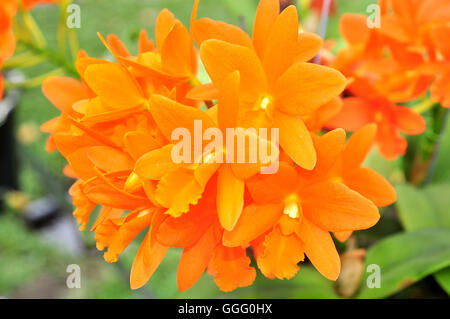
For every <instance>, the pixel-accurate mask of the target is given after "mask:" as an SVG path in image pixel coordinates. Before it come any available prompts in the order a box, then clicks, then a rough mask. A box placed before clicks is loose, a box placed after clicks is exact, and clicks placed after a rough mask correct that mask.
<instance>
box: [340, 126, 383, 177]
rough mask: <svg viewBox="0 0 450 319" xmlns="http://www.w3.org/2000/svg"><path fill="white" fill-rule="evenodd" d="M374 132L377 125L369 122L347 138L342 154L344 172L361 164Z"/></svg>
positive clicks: (370, 145)
mask: <svg viewBox="0 0 450 319" xmlns="http://www.w3.org/2000/svg"><path fill="white" fill-rule="evenodd" d="M376 134H377V126H376V125H375V124H369V125H366V126H364V127H363V128H361V129H360V130H358V131H357V132H355V133H354V134H353V135H352V136H351V137H350V138H349V139H348V141H347V145H346V146H345V149H344V155H343V170H344V172H346V171H350V170H352V169H354V168H357V167H360V166H361V165H362V163H363V162H364V160H365V159H366V157H367V155H368V154H369V152H370V150H371V148H372V146H373V143H374V139H375V136H376Z"/></svg>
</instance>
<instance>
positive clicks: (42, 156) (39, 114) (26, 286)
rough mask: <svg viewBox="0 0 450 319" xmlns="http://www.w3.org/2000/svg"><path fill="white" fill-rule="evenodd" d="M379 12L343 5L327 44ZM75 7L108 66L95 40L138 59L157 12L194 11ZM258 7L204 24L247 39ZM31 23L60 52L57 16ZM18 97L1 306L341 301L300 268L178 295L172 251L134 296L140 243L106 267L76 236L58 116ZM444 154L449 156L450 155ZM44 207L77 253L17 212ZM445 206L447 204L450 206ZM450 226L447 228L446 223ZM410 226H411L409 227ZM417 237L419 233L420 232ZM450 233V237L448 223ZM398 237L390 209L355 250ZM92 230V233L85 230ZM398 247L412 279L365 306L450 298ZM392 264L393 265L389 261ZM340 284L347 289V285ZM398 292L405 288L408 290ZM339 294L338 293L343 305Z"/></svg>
mask: <svg viewBox="0 0 450 319" xmlns="http://www.w3.org/2000/svg"><path fill="white" fill-rule="evenodd" d="M376 2H377V1H375V0H373V1H370V0H358V1H355V0H338V12H337V13H336V14H335V15H333V16H332V17H331V19H330V23H329V27H328V33H327V37H328V38H332V39H335V40H336V42H337V46H340V45H342V43H341V40H339V30H338V19H339V16H340V15H341V14H342V13H344V12H361V13H363V12H365V9H366V8H367V5H368V4H371V3H376ZM75 3H77V4H79V5H80V7H81V18H82V20H81V29H79V30H77V33H78V37H79V42H80V47H81V48H82V49H84V50H85V51H86V52H87V53H88V54H89V55H90V56H93V57H98V58H107V57H109V55H108V54H107V51H106V50H105V48H104V46H103V45H102V43H101V42H100V40H99V39H98V37H97V35H96V33H97V32H100V33H102V34H103V35H107V34H109V33H115V34H117V35H118V36H119V37H120V38H121V39H122V41H123V42H124V43H125V44H126V45H127V47H128V48H129V49H130V51H131V52H134V53H136V51H137V39H138V35H139V31H140V30H141V28H145V29H147V31H148V32H149V35H153V32H154V22H155V19H156V16H157V14H158V12H159V11H160V10H161V9H163V8H168V9H169V10H170V11H172V12H173V13H174V14H175V15H176V17H177V18H178V19H180V20H181V21H182V22H183V23H185V24H188V22H189V17H190V13H191V9H192V4H193V1H188V0H126V1H125V0H79V1H76V2H75ZM302 4H303V6H302ZM297 5H299V8H300V9H299V10H300V17H301V23H302V24H305V25H307V26H308V27H310V26H313V27H314V25H315V24H317V17H316V18H314V17H313V15H314V13H311V12H310V11H308V10H305V7H304V1H298V2H297ZM256 6H257V1H256V0H201V2H200V9H199V13H198V16H199V17H202V16H208V17H210V18H213V19H218V20H222V21H226V22H229V23H232V24H236V25H240V26H242V27H245V28H246V29H247V31H250V28H251V25H252V23H253V18H254V15H255V10H256ZM32 15H33V17H34V18H35V19H36V21H37V22H38V24H39V26H41V28H42V31H43V33H44V35H45V37H46V39H47V41H48V43H49V46H50V47H52V48H53V49H54V50H55V51H56V50H57V45H56V43H57V33H56V27H57V25H58V19H59V8H58V7H57V6H40V7H37V8H36V9H35V10H33V12H32ZM312 31H314V30H312ZM50 69H51V65H49V64H43V65H39V66H37V67H33V68H28V69H26V70H24V71H23V72H24V73H25V74H26V76H29V77H33V76H35V75H39V74H42V73H43V72H45V71H48V70H50ZM22 93H23V94H22V96H21V98H20V102H19V104H18V105H17V107H16V110H15V114H14V121H15V131H16V138H17V140H18V147H17V153H18V160H19V165H20V169H19V189H20V192H21V193H19V194H13V195H9V196H10V198H9V205H6V206H5V208H4V209H3V212H2V214H0V296H4V297H8V298H9V297H17V298H30V297H31V298H36V297H37V298H223V297H226V298H339V297H341V296H342V292H341V290H342V289H343V288H342V287H341V288H340V287H339V284H338V285H336V284H335V283H333V282H330V281H328V280H326V279H324V278H323V277H321V275H320V274H319V273H318V272H317V271H316V270H315V269H313V268H312V267H311V265H309V264H308V263H305V264H304V265H302V266H301V270H300V272H299V273H298V274H297V276H296V277H295V278H294V279H292V280H290V281H279V280H275V281H272V280H268V279H265V278H264V277H263V276H262V275H261V274H258V276H257V280H256V282H255V284H254V285H253V286H252V287H249V288H244V289H238V290H237V291H235V292H233V293H231V294H224V293H222V292H221V291H219V290H218V288H217V287H216V286H215V284H214V282H213V279H212V278H211V277H210V276H207V275H205V276H203V277H202V279H201V280H200V281H199V282H198V283H197V284H196V285H195V286H194V287H193V288H192V289H190V290H189V291H187V292H184V293H180V292H178V291H177V286H176V270H177V264H178V259H179V256H180V253H181V251H180V250H177V249H170V250H169V253H168V255H167V256H166V258H165V259H164V261H163V263H162V264H161V266H160V267H159V269H158V270H157V272H156V273H155V275H154V276H153V278H152V279H151V280H150V282H149V283H148V284H147V285H146V286H145V287H143V288H141V289H139V290H137V291H132V290H130V288H129V270H130V269H131V264H132V261H133V258H134V256H135V254H136V251H137V249H138V246H139V244H140V240H141V239H142V238H138V239H137V240H135V241H134V242H133V243H132V244H131V245H130V247H129V248H128V249H127V250H126V251H125V252H124V254H123V255H121V258H120V260H119V262H118V263H116V264H108V263H106V262H105V261H104V260H103V257H102V254H103V252H99V251H97V250H96V248H95V241H94V238H93V236H94V234H93V233H91V232H89V231H87V230H86V231H85V232H83V233H79V232H78V231H77V230H76V226H75V221H74V219H73V218H72V217H71V209H72V208H71V205H70V201H69V198H68V197H67V195H66V190H67V188H68V187H69V186H70V184H71V181H70V180H68V179H66V178H64V176H63V175H62V173H61V170H62V168H63V167H64V165H65V161H64V159H63V158H62V157H61V156H60V155H59V154H57V153H52V154H48V153H46V151H45V141H46V138H47V136H46V135H45V134H43V133H40V132H39V126H40V125H41V124H42V123H44V122H46V121H47V120H49V119H51V118H53V117H55V116H57V115H58V110H57V109H55V108H54V107H53V106H52V105H51V104H50V103H49V102H48V101H47V100H46V99H45V97H44V96H43V95H42V93H41V91H40V89H39V88H35V89H29V90H26V91H23V92H22ZM446 135H447V140H446V141H447V142H450V141H449V138H450V137H449V135H450V133H449V132H447V133H446ZM419 140H420V138H416V139H415V140H412V141H410V143H411V145H412V146H411V147H412V148H414V143H415V141H416V142H417V143H419V142H418V141H419ZM448 153H449V154H450V150H449V151H448ZM443 156H444V157H443V159H440V160H439V161H440V162H442V163H445V154H444V155H443ZM442 163H441V164H440V165H441V166H440V167H441V169H442V170H443V173H441V174H439V178H442V179H443V180H447V181H449V180H450V178H449V176H448V175H447V178H444V177H443V175H444V176H445V173H448V170H446V166H445V165H443V164H442ZM367 164H368V166H372V167H374V168H375V169H377V170H378V171H379V172H382V173H383V174H384V175H385V176H386V177H388V178H389V179H391V180H392V181H394V182H396V183H397V184H398V183H401V182H402V174H400V173H399V170H401V168H402V162H401V161H397V162H393V163H390V162H386V161H385V160H383V159H381V158H380V157H379V156H378V155H377V154H376V153H373V154H372V155H371V157H370V158H369V160H368V162H367ZM438 165H439V163H438ZM442 167H443V168H442ZM442 187H443V188H442V189H440V190H439V191H440V192H441V194H448V192H447V191H448V190H450V188H445V187H446V186H445V185H444V186H442ZM402 191H404V192H414V191H415V190H414V189H413V190H411V189H409V188H408V187H406V186H405V187H404V189H403V190H402ZM430 192H431V191H430ZM433 194H434V193H433ZM405 196H406V195H405ZM411 196H412V197H413V198H417V195H414V194H412V195H411ZM442 197H445V196H442ZM447 197H448V196H447ZM41 198H51V199H54V200H55V201H56V202H57V203H58V204H59V206H62V210H63V215H64V216H66V217H67V218H66V219H64V220H65V221H66V222H65V224H64V225H65V226H64V227H68V228H63V230H61V229H59V232H61V231H63V232H64V230H65V229H68V230H67V233H72V234H73V236H75V237H74V238H73V239H71V243H69V244H68V245H69V246H70V247H71V248H70V249H69V248H65V246H64V243H61V242H60V241H59V240H58V239H57V238H58V237H57V234H58V230H56V233H55V230H54V229H53V228H54V227H53V226H51V224H50V226H48V225H47V226H46V225H44V226H40V227H37V226H36V225H32V226H30V223H29V222H28V223H27V220H28V217H27V216H25V215H24V214H25V213H23V212H21V209H20V205H21V201H25V202H28V201H31V202H32V203H33V201H35V200H38V199H41ZM408 198H409V197H408ZM11 203H12V204H11ZM409 203H410V202H409V201H405V204H404V205H408V204H409ZM447 204H450V202H449V201H448V199H447ZM404 205H403V206H402V207H404ZM418 205H425V204H423V203H421V204H418ZM18 206H19V207H18ZM447 207H448V205H447ZM405 209H407V208H405ZM447 215H448V214H447ZM446 218H447V220H448V218H449V217H446ZM59 219H61V217H59ZM92 219H94V218H91V220H92ZM412 224H414V223H413V222H412ZM408 225H409V224H408ZM411 227H412V228H414V226H411ZM448 227H450V223H449V225H448ZM402 228H407V227H405V224H404V220H402V221H399V218H398V215H397V212H396V211H395V209H394V208H392V207H391V208H388V209H386V210H385V211H384V212H383V217H382V220H381V221H380V223H379V224H378V225H377V226H375V227H374V228H373V229H371V230H369V231H364V232H358V234H357V235H356V240H357V245H358V247H360V248H366V247H370V246H372V245H373V244H374V243H376V242H378V241H379V240H380V239H382V238H384V237H386V236H388V235H390V234H393V233H397V232H399V233H400V232H401V231H402ZM416 228H420V227H416ZM87 229H89V225H88V227H87ZM407 229H408V228H407ZM55 234H56V235H55ZM448 235H449V233H448V232H447V233H445V232H444V233H442V234H437V235H431V237H433V238H432V239H430V240H436V242H437V243H438V244H440V243H441V242H442V240H441V241H440V237H439V236H441V237H443V238H449V237H448ZM420 236H425V238H428V237H427V236H429V234H427V233H424V234H419V237H418V238H416V237H417V236H413V235H411V237H412V238H408V237H406V239H405V238H402V240H403V241H406V242H408V241H411V240H412V241H417V240H421V237H420ZM446 236H447V237H446ZM434 237H438V238H434ZM74 243H75V244H74ZM351 244H352V243H351ZM353 244H354V243H353ZM399 245H400V246H398V247H396V248H395V249H398V250H400V251H402V252H403V253H402V254H401V255H402V258H403V259H402V260H400V261H398V262H397V263H394V264H392V265H390V266H391V270H392V271H394V272H395V271H397V272H401V271H402V269H403V272H405V271H406V276H410V277H411V278H407V277H402V278H401V279H395V278H394V279H392V278H391V279H389V278H388V279H387V280H391V281H393V282H392V283H391V286H389V285H388V286H389V287H387V288H385V289H384V290H383V289H381V290H376V291H375V292H374V291H365V292H364V291H363V292H362V293H363V295H362V296H365V297H375V298H380V297H389V296H393V297H402V298H403V297H404V298H420V297H430V298H433V297H438V298H439V297H445V296H447V294H446V293H445V290H444V289H442V288H441V287H440V286H439V285H438V282H437V281H436V280H435V279H434V277H433V276H431V274H432V273H433V272H434V271H432V269H430V268H432V267H431V266H429V265H428V264H427V263H426V261H424V262H422V264H420V265H421V267H422V268H421V271H419V272H414V273H412V274H410V273H408V265H411V264H412V263H414V262H416V263H417V262H419V263H420V262H421V261H420V260H419V261H417V256H416V255H415V253H416V252H417V250H415V249H413V250H412V251H411V254H410V255H408V252H405V249H403V247H402V246H401V244H399ZM394 246H395V245H394ZM349 248H351V247H348V244H347V247H346V245H341V244H339V249H340V251H341V252H344V251H346V250H348V249H349ZM381 248H382V247H381ZM389 249H391V248H389ZM406 250H407V249H406ZM376 254H377V251H375V252H373V251H372V252H371V254H369V255H368V258H375V259H376ZM430 254H431V253H430V252H429V251H428V255H427V256H425V257H424V258H425V259H426V260H430V258H439V256H440V255H439V256H438V257H436V256H434V255H433V256H432V255H430ZM436 254H446V255H444V257H445V258H444V257H442V256H441V257H442V258H443V259H444V261H446V260H448V261H449V263H450V258H449V256H450V247H449V244H447V245H443V246H442V247H441V246H438V249H437V252H436ZM419 257H420V256H419ZM408 258H409V259H408ZM348 260H349V262H348V264H349V265H351V266H348V267H350V268H351V267H354V268H355V267H356V268H357V267H358V265H359V264H360V263H361V261H360V260H359V259H358V258H353V259H352V257H351V255H349V259H348ZM352 262H354V263H355V266H352ZM387 262H388V263H389V261H387ZM366 263H367V262H366ZM399 263H400V264H399ZM69 264H78V265H80V267H81V286H82V288H81V289H69V288H67V286H66V278H67V276H68V273H67V272H66V267H67V265H69ZM427 265H428V266H427ZM433 265H435V264H433ZM445 265H446V264H442V263H441V268H445ZM399 267H400V268H399ZM402 267H403V268H402ZM427 267H428V268H427ZM434 267H436V266H434ZM351 269H353V268H351ZM351 269H350V270H351ZM404 269H406V270H404ZM435 270H437V269H435ZM448 274H449V272H448V271H447V272H446V273H444V274H443V275H442V276H441V277H442V278H444V279H441V284H442V283H444V282H447V283H448V282H449V277H450V276H449V275H448ZM390 275H392V274H390V273H388V274H387V276H390ZM392 276H393V275H392ZM445 276H446V278H447V279H445ZM394 277H395V276H394ZM400 277H401V276H400ZM351 278H352V275H350V279H349V280H348V281H349V282H346V283H344V284H345V285H351V284H352V282H351V280H352V279H351ZM407 279H410V280H412V282H415V283H414V284H413V285H409V284H410V283H412V282H407V281H405V280H407ZM395 280H397V281H398V282H397V281H395ZM445 280H446V281H445ZM340 284H341V285H342V283H340ZM358 284H359V281H358V282H356V285H358ZM402 284H403V285H404V286H405V287H406V286H409V287H408V288H407V289H402V288H403V286H401V285H402ZM392 287H394V288H392ZM447 291H448V287H447ZM339 292H341V296H340V295H339ZM364 293H365V295H364Z"/></svg>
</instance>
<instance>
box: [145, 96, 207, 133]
mask: <svg viewBox="0 0 450 319" xmlns="http://www.w3.org/2000/svg"><path fill="white" fill-rule="evenodd" d="M150 112H151V113H152V115H153V118H154V120H155V122H156V124H157V125H158V127H159V129H160V130H161V132H162V133H163V135H164V136H165V137H166V138H167V139H168V140H171V139H172V132H173V131H174V130H175V129H179V128H185V129H187V130H189V132H190V133H191V137H193V132H194V121H200V122H201V125H202V129H203V130H206V129H208V128H210V127H216V125H215V123H214V121H213V120H212V119H211V118H210V117H209V116H208V115H207V114H206V113H205V112H203V111H201V110H200V109H196V108H193V107H190V106H185V105H182V104H179V103H177V102H175V101H172V100H170V99H168V98H166V97H164V96H161V95H152V97H151V98H150ZM202 136H203V132H202Z"/></svg>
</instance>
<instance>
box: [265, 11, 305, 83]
mask: <svg viewBox="0 0 450 319" xmlns="http://www.w3.org/2000/svg"><path fill="white" fill-rule="evenodd" d="M297 40H298V15H297V9H296V7H295V6H289V7H288V8H287V9H285V10H284V11H283V12H282V13H281V14H280V15H279V16H278V17H277V19H276V20H275V23H274V24H273V26H272V29H271V31H270V33H269V36H268V38H267V44H266V48H265V51H264V59H263V65H264V69H265V71H266V74H267V77H268V80H269V83H270V84H273V83H275V82H276V80H277V79H278V78H279V77H280V76H281V75H282V74H283V73H284V72H285V71H286V70H287V69H288V68H289V66H290V65H291V64H292V62H293V61H294V58H295V56H296V55H297V46H296V45H295V43H296V42H297Z"/></svg>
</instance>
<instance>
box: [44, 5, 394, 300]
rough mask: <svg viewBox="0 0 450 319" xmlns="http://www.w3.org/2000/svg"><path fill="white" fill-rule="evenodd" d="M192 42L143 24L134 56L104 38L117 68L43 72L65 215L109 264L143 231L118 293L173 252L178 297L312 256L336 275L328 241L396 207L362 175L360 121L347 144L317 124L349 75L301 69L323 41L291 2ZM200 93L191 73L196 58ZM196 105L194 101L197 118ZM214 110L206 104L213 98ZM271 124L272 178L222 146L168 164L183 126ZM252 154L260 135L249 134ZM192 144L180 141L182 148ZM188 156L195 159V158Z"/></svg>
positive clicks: (215, 27)
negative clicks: (303, 25)
mask: <svg viewBox="0 0 450 319" xmlns="http://www.w3.org/2000/svg"><path fill="white" fill-rule="evenodd" d="M197 6H198V0H197V1H196V2H195V5H194V10H193V13H192V18H191V26H190V28H191V30H190V31H189V30H188V29H187V28H186V27H184V26H183V25H182V23H181V22H180V21H179V20H177V19H176V18H175V17H174V16H173V15H172V13H170V12H169V11H168V10H163V11H162V12H161V13H160V14H159V16H158V18H157V21H156V41H155V43H154V42H152V41H149V40H148V37H147V34H146V32H145V31H142V32H141V34H140V37H139V53H138V55H137V56H132V55H131V54H130V52H129V51H128V50H127V48H126V47H125V46H124V45H123V44H122V43H121V42H120V40H119V39H118V38H117V37H116V36H114V35H110V36H108V37H107V39H106V41H105V40H103V38H102V40H103V42H104V43H105V45H106V46H107V47H108V49H109V50H110V52H111V53H112V54H113V55H114V57H115V59H116V60H117V62H110V61H106V60H101V59H96V58H91V57H88V56H87V55H86V54H85V53H80V54H79V57H78V59H77V62H76V68H77V70H78V72H79V75H80V77H81V82H79V81H77V80H74V79H70V78H63V77H52V78H49V79H47V80H46V81H45V82H44V84H43V92H44V94H45V95H46V96H47V98H48V99H49V100H50V101H51V102H52V103H53V104H54V105H55V106H56V107H57V108H58V109H60V110H61V115H60V116H59V117H57V118H55V119H52V120H51V121H49V122H47V123H45V124H44V125H43V127H42V129H43V130H44V131H45V132H49V133H50V134H51V135H50V138H49V140H48V144H47V149H48V150H49V151H52V150H54V149H58V151H59V152H60V153H61V154H62V155H63V156H64V157H65V158H66V159H67V161H68V163H69V165H68V166H67V167H66V168H65V170H64V171H65V173H66V174H67V175H68V176H71V177H74V178H76V179H77V181H76V182H75V184H74V185H73V186H72V188H71V189H70V194H71V196H72V198H73V203H74V205H75V206H76V209H75V211H74V216H75V217H76V218H77V220H78V222H79V223H80V225H81V229H84V228H85V227H86V225H87V224H88V222H89V216H90V214H91V212H92V210H93V209H94V208H95V207H96V206H100V207H101V210H100V214H99V216H98V218H97V219H96V221H95V222H94V223H93V225H92V228H91V229H92V230H93V231H95V232H96V236H95V239H96V242H97V247H98V248H99V249H101V250H103V249H106V252H105V254H104V258H105V260H106V261H108V262H115V261H117V259H118V255H119V254H121V253H122V252H123V251H124V249H125V248H126V247H127V246H128V245H129V244H130V242H131V241H133V240H134V239H135V237H136V236H137V235H138V234H140V233H141V232H143V231H144V232H145V234H146V236H145V238H144V240H143V242H142V243H141V246H140V249H139V251H138V253H137V255H136V257H135V260H134V263H133V266H132V269H131V276H130V277H131V278H130V283H131V287H132V288H139V287H141V286H143V285H144V284H145V283H146V282H147V281H148V280H149V279H150V277H151V276H152V274H153V273H154V271H155V270H156V269H157V267H158V266H159V264H160V263H161V261H162V260H163V258H164V256H165V254H166V252H167V250H168V249H169V248H170V247H179V248H183V253H182V255H181V259H180V262H179V266H178V278H177V283H178V288H179V289H180V290H181V291H183V290H186V289H189V288H190V287H191V286H192V285H194V284H195V282H196V281H197V280H198V279H199V278H200V277H201V276H202V275H203V273H204V272H205V270H207V271H208V273H209V274H210V275H212V276H213V277H214V280H215V282H216V284H217V285H218V286H219V288H220V289H222V290H223V291H231V290H233V289H236V288H238V287H244V286H248V285H251V284H252V282H253V281H254V279H255V276H256V271H255V269H254V268H253V267H251V266H250V258H249V256H248V255H247V253H248V252H249V251H250V250H248V249H247V248H249V247H251V248H252V249H253V254H254V256H255V258H256V261H257V265H258V268H259V269H260V270H261V272H262V273H263V274H264V275H265V276H267V277H269V278H275V277H276V278H280V279H283V278H291V277H293V276H294V275H295V274H296V272H297V271H298V263H299V262H301V261H303V260H304V256H305V254H306V256H307V257H308V258H309V260H310V261H311V262H312V263H313V265H314V266H315V267H316V268H317V269H318V270H319V271H320V272H321V273H322V274H323V275H324V276H325V277H327V278H329V279H331V280H336V278H337V277H338V275H339V271H340V260H339V255H338V253H337V251H336V248H335V245H334V242H333V239H332V237H331V235H330V233H331V232H333V233H334V234H335V235H336V237H337V238H339V239H341V240H345V239H346V238H347V237H348V236H349V235H350V234H351V232H352V231H355V230H361V229H367V228H369V227H371V226H373V225H374V224H375V223H376V222H377V221H378V219H379V213H378V209H377V206H385V205H389V204H391V203H392V202H393V201H395V197H396V195H395V191H394V189H393V188H392V186H391V185H390V184H389V183H388V182H387V181H386V180H385V179H384V178H383V177H381V176H380V175H379V174H377V173H376V172H374V171H372V170H370V169H368V168H363V167H361V164H362V162H363V160H364V158H365V157H366V155H367V153H368V152H369V150H370V148H371V146H372V144H373V140H374V138H375V135H376V127H375V126H374V125H368V126H366V127H364V128H363V129H361V130H359V131H358V132H357V133H355V134H354V135H353V136H352V137H351V138H350V139H349V141H348V142H347V143H346V141H345V138H346V134H345V131H344V130H342V129H336V130H334V131H332V132H329V133H327V134H325V135H323V136H319V135H318V134H316V133H315V132H317V131H319V130H320V129H321V128H322V126H323V123H325V122H326V121H327V120H329V119H330V118H331V117H332V116H333V115H335V114H336V113H337V112H338V111H339V109H340V107H341V104H340V101H339V98H338V96H339V94H340V93H341V92H342V91H343V90H344V88H345V85H346V79H345V78H344V77H343V76H342V74H340V73H339V72H338V71H336V70H334V69H332V68H328V67H325V66H320V65H316V64H312V63H308V62H307V61H309V60H311V59H312V58H313V57H314V56H315V55H316V54H317V53H318V52H319V50H320V49H321V46H322V40H321V39H320V38H319V37H318V36H316V35H313V34H309V33H299V25H298V15H297V10H296V8H295V7H294V6H290V7H288V8H286V9H285V10H284V11H283V12H282V13H281V14H280V7H279V1H278V0H262V1H261V2H260V4H259V6H258V11H257V14H256V21H255V25H254V31H253V37H252V38H250V37H249V36H248V35H247V34H246V33H245V32H244V31H242V30H241V29H240V28H238V27H235V26H233V25H229V24H226V23H223V22H219V21H214V20H211V19H209V18H201V19H198V20H197V18H196V11H197ZM195 42H196V43H197V44H198V46H199V48H200V50H199V53H200V54H199V55H200V58H201V61H202V63H203V65H204V66H205V68H206V70H207V72H208V74H209V76H210V78H211V80H212V83H207V84H203V85H202V84H201V83H200V82H199V81H198V79H197V77H196V73H197V61H198V51H197V50H196V48H195V46H194V43H195ZM202 101H211V102H208V103H206V105H207V106H208V108H205V107H204V106H205V105H204V103H203V102H202ZM212 101H217V103H214V102H212ZM195 121H201V123H202V126H201V127H200V134H201V135H202V136H204V133H205V132H206V130H207V129H208V128H216V129H218V130H220V131H222V132H223V131H226V130H227V129H228V128H255V129H259V128H277V129H279V142H280V145H281V150H280V151H279V153H280V154H279V169H278V171H277V172H276V173H275V174H262V173H261V172H260V169H261V167H262V166H263V163H262V162H261V161H256V162H250V161H244V162H241V163H234V162H227V163H221V162H219V161H214V160H212V158H215V157H216V155H220V154H219V153H221V154H222V155H223V154H227V155H228V154H229V153H231V152H232V151H233V149H230V148H229V146H228V145H226V146H223V149H214V151H211V150H209V152H208V147H207V145H206V143H205V145H203V146H206V147H204V148H203V153H200V154H195V152H196V148H194V147H192V149H190V151H191V152H192V153H193V154H194V156H193V157H191V158H193V159H194V161H192V162H190V163H175V161H173V159H172V154H173V151H174V148H175V147H177V146H176V143H177V139H176V138H175V137H174V136H173V132H174V130H175V129H177V128H185V129H187V130H188V131H189V132H191V133H193V135H195V133H196V132H195V131H196V130H198V127H196V126H195ZM256 138H257V139H258V140H259V141H260V142H262V144H260V145H263V147H264V146H269V145H273V143H274V142H273V139H271V138H267V137H264V136H261V135H258V136H257V137H256ZM195 143H196V141H195V140H194V141H193V143H191V144H195ZM198 158H201V159H202V160H201V161H197V159H198Z"/></svg>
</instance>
